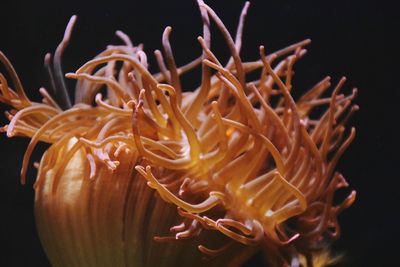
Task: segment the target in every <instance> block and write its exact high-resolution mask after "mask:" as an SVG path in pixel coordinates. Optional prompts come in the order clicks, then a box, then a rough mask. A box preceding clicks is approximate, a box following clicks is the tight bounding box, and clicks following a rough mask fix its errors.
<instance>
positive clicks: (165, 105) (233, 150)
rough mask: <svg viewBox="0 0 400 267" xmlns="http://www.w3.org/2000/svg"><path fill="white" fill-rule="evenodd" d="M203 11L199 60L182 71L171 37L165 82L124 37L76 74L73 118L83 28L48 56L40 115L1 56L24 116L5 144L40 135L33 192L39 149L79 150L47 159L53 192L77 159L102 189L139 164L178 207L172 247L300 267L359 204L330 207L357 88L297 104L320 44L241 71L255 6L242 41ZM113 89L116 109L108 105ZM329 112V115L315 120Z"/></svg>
mask: <svg viewBox="0 0 400 267" xmlns="http://www.w3.org/2000/svg"><path fill="white" fill-rule="evenodd" d="M198 3H199V7H200V11H201V16H202V19H203V25H204V26H203V36H202V37H199V38H198V40H199V44H200V45H201V47H202V50H203V53H202V55H201V56H200V57H198V58H197V59H195V60H193V61H192V62H190V63H188V64H187V65H184V66H182V67H180V68H178V67H177V66H176V62H175V60H174V56H173V51H172V48H171V45H170V41H169V36H170V34H171V28H170V27H167V28H166V29H165V31H164V34H163V36H162V44H163V48H164V51H163V52H161V51H159V50H157V51H155V57H156V59H157V62H158V65H159V69H160V73H156V74H151V73H150V72H149V70H148V63H147V55H146V54H145V52H144V51H143V46H142V45H139V46H134V45H133V44H132V42H131V40H130V39H129V38H128V37H127V36H126V35H125V34H124V33H122V32H117V35H118V36H119V37H120V38H121V39H122V41H123V45H117V46H109V47H107V49H106V50H105V51H103V52H102V53H100V54H99V55H98V56H97V57H96V58H94V59H93V60H90V61H89V62H87V63H86V64H84V65H83V66H82V67H81V68H79V69H78V70H77V71H76V72H75V73H68V74H66V77H67V78H72V79H76V80H77V84H76V93H75V104H74V105H73V106H72V107H71V106H70V104H69V102H68V99H69V98H68V97H65V93H66V92H67V90H68V89H66V87H65V83H64V82H63V78H62V76H61V75H60V72H61V56H62V51H63V50H64V48H65V46H66V44H67V43H68V41H69V38H70V35H71V31H72V28H73V24H74V21H75V17H73V18H72V19H71V21H70V24H69V25H68V27H67V30H66V34H65V36H64V40H63V42H62V43H61V44H60V46H59V48H58V49H57V51H56V56H55V58H54V61H53V62H51V55H50V54H48V55H47V56H46V60H45V63H46V64H45V65H46V66H47V69H48V72H49V74H50V75H49V76H50V80H51V84H52V87H53V88H52V89H51V90H50V91H51V93H49V92H48V91H47V90H46V89H44V88H41V89H40V92H41V94H42V95H43V102H42V103H35V102H31V101H30V100H29V99H28V98H27V97H26V95H25V93H24V90H23V88H22V86H21V83H20V82H19V80H18V77H17V76H16V74H15V71H14V70H13V69H12V66H11V64H10V63H9V62H8V60H7V59H6V57H5V56H4V55H3V54H0V59H1V61H2V62H3V63H4V64H5V66H6V68H7V69H8V71H9V72H10V75H11V78H12V80H13V84H14V86H15V90H12V89H11V88H10V87H9V85H8V83H7V81H6V79H5V77H4V76H3V75H0V81H1V87H0V89H1V95H0V101H2V102H3V103H6V104H9V105H10V106H12V107H13V109H12V110H11V111H9V112H7V113H6V115H7V117H8V118H9V119H10V123H9V124H8V125H6V126H5V127H3V128H2V129H3V131H6V132H7V135H8V136H13V135H22V136H29V137H31V142H30V144H29V146H28V149H27V151H26V153H25V156H24V162H23V167H22V171H21V174H22V182H23V183H24V182H25V175H26V170H27V168H28V162H29V158H30V155H31V153H32V151H33V149H34V147H35V145H36V144H37V143H38V142H39V141H42V142H47V143H51V144H54V145H53V146H52V147H51V149H52V150H56V149H57V148H62V149H67V148H68V150H67V151H68V152H67V153H66V154H64V157H62V158H58V157H52V158H49V157H47V158H46V166H51V169H52V171H53V172H54V173H56V174H57V173H59V174H60V175H54V178H53V179H54V182H53V184H55V186H53V187H52V190H53V191H54V192H55V191H57V186H56V185H57V177H61V174H62V173H63V172H64V170H65V168H66V167H67V166H68V163H69V162H70V161H71V159H72V158H73V156H74V155H75V153H76V151H81V150H83V151H85V155H86V161H87V162H86V163H85V164H87V165H88V168H89V170H90V171H88V176H89V178H91V179H96V176H97V175H98V169H99V165H104V164H105V166H106V167H107V168H108V170H109V172H115V171H116V170H117V169H118V166H119V165H120V161H119V160H118V159H119V158H120V157H119V155H120V153H131V154H132V153H133V155H135V156H134V158H135V161H136V160H138V159H139V158H141V159H143V160H145V162H147V164H146V165H137V166H136V170H137V172H138V173H140V174H141V175H142V176H143V177H144V178H145V179H146V180H147V184H148V186H149V187H151V188H153V189H155V190H157V192H158V193H159V195H160V196H161V198H162V199H163V200H165V201H166V202H169V203H173V204H174V205H176V206H177V207H178V214H179V215H180V216H181V217H182V222H181V223H180V224H178V225H176V226H174V227H172V228H171V232H172V234H173V236H171V237H168V236H164V237H163V236H161V237H156V240H159V241H166V240H181V239H188V238H192V237H195V236H199V235H200V234H201V233H202V232H203V231H204V230H216V231H219V232H220V233H222V234H223V235H225V236H226V237H228V240H230V241H229V242H227V243H226V245H224V246H223V247H221V248H217V249H211V248H207V247H205V246H204V245H200V246H199V250H200V251H201V252H203V253H205V254H207V255H209V256H210V257H214V256H216V255H219V254H223V253H224V252H225V251H227V250H229V248H230V247H231V246H232V241H236V242H239V243H241V244H244V245H247V246H248V247H247V250H245V252H244V253H243V255H249V254H251V253H254V251H256V250H257V249H259V248H266V251H267V253H268V256H267V258H268V259H269V260H270V262H271V263H272V264H276V265H281V264H283V263H288V264H292V265H296V262H299V260H298V256H299V255H300V254H303V255H305V256H306V257H307V259H310V257H311V252H310V251H313V250H318V249H322V247H320V245H321V244H323V243H324V241H325V239H326V238H327V236H328V237H329V238H331V239H335V238H337V237H338V235H339V233H340V230H339V225H338V222H337V216H338V214H339V213H340V212H342V211H343V210H344V209H345V208H347V207H349V206H350V205H351V204H352V203H353V202H354V200H355V192H354V191H353V192H351V194H350V195H349V196H348V198H346V199H345V200H344V201H343V202H342V203H341V204H339V205H336V206H335V205H334V204H333V196H334V193H335V191H337V190H338V189H339V188H342V187H347V186H348V185H347V183H346V181H345V179H344V178H343V176H342V175H341V174H340V173H337V172H335V167H336V165H337V162H338V160H339V158H340V157H341V155H342V154H343V153H344V151H345V150H346V149H347V147H348V146H349V144H350V143H351V141H352V140H353V139H354V136H355V130H354V128H352V129H351V130H350V133H349V134H348V135H347V137H346V129H345V125H346V123H347V121H348V120H349V118H350V116H351V115H352V114H353V113H354V111H356V110H357V109H358V107H357V106H356V105H353V104H352V100H353V99H354V98H355V95H356V90H353V92H352V94H350V95H345V94H342V93H340V90H341V88H342V87H343V84H344V82H345V78H342V79H341V80H340V81H339V83H338V84H337V85H336V86H335V88H334V89H333V92H332V93H331V94H330V95H328V94H327V93H326V92H327V90H328V89H329V88H330V86H331V83H330V77H326V78H324V79H323V80H322V81H320V82H319V83H317V84H316V85H315V86H314V87H313V88H311V89H310V90H308V91H307V92H306V93H305V94H304V95H303V96H302V97H300V98H299V99H297V100H295V99H293V97H292V95H291V91H293V90H297V89H296V88H295V86H293V84H292V80H293V67H294V64H295V63H296V61H297V60H299V59H301V58H302V57H303V56H304V55H305V53H306V50H305V48H304V47H305V46H306V45H307V44H308V43H309V42H310V41H309V40H305V41H302V42H299V43H296V44H294V45H291V46H288V47H286V48H284V49H282V50H279V51H277V52H275V53H271V54H269V55H266V53H265V49H264V47H260V49H259V53H260V60H258V61H253V62H243V61H242V58H241V57H240V49H241V36H242V30H243V24H244V18H245V16H246V14H247V10H248V7H249V4H248V3H246V5H245V7H244V9H243V11H242V14H241V16H240V20H239V26H238V31H237V33H236V37H235V39H234V38H233V37H232V36H231V35H230V34H229V32H228V30H227V29H226V27H225V26H224V24H223V23H222V21H221V20H220V19H219V18H218V16H217V15H216V13H215V12H214V11H213V10H212V9H211V8H210V7H209V6H207V5H206V4H204V3H203V1H202V0H199V1H198ZM210 21H213V22H214V23H215V25H216V26H217V27H218V29H219V30H220V32H221V34H222V36H223V37H224V38H225V40H226V45H227V48H228V49H229V50H230V52H231V59H230V60H229V62H228V63H227V64H226V65H223V64H222V63H221V62H220V61H219V60H218V58H217V56H216V55H214V54H213V52H212V51H211V46H210V45H211V36H210ZM117 63H118V64H117ZM120 63H121V64H120ZM198 66H200V67H201V68H202V79H201V84H200V85H199V87H198V88H197V89H195V90H194V91H188V90H186V88H182V84H181V82H180V77H181V76H182V75H184V74H185V73H186V72H188V71H190V70H192V69H194V68H196V67H198ZM251 72H258V73H259V74H260V76H259V79H258V80H253V81H248V80H247V79H246V77H247V74H249V73H251ZM61 73H62V72H61ZM103 88H106V90H107V95H106V98H105V96H103V95H101V94H100V93H99V92H100V90H101V89H103ZM57 92H58V93H57ZM60 92H61V93H60ZM321 107H326V108H325V112H323V113H322V114H321V113H320V114H317V115H314V113H315V112H313V111H314V110H315V109H316V108H321ZM71 140H76V141H74V142H72V143H71ZM137 162H143V161H139V160H138V161H137ZM49 168H50V167H49ZM41 171H42V172H46V168H44V169H43V168H42V169H41ZM38 178H39V179H38V180H37V181H36V184H35V186H36V187H40V186H41V185H42V184H43V181H41V175H39V176H38ZM243 255H242V256H241V257H238V259H236V260H235V261H234V262H233V264H237V263H239V262H240V259H243V258H245V256H243ZM310 262H311V260H309V261H308V263H310Z"/></svg>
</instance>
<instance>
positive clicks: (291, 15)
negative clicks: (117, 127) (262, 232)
mask: <svg viewBox="0 0 400 267" xmlns="http://www.w3.org/2000/svg"><path fill="white" fill-rule="evenodd" d="M207 3H208V4H209V5H210V6H211V7H213V8H214V10H215V11H216V12H217V14H219V16H220V17H221V19H222V20H223V21H224V22H225V24H226V25H227V27H228V29H229V30H230V31H231V32H232V33H234V32H235V31H236V23H237V21H238V16H239V14H240V11H241V8H242V6H243V4H244V1H236V0H234V1H207ZM0 8H1V11H0V50H2V51H3V52H4V53H5V54H6V55H7V56H8V57H9V59H10V60H11V62H12V63H13V64H14V66H15V68H16V70H17V72H18V73H19V75H20V77H21V79H22V82H23V84H24V86H25V88H26V91H27V94H28V95H29V96H30V97H31V98H33V99H37V98H38V92H37V91H38V88H39V87H40V86H42V85H46V77H45V72H44V69H43V67H42V65H43V57H44V55H45V53H46V52H53V51H54V50H55V48H56V47H57V45H58V42H59V41H60V40H61V38H62V35H63V32H64V28H65V25H66V23H67V22H68V19H69V17H70V16H71V15H72V14H78V16H79V17H78V23H77V27H76V28H75V31H74V32H73V37H72V43H71V45H70V47H69V48H68V49H67V51H66V54H65V57H64V58H65V59H64V70H65V71H74V70H76V69H77V68H78V67H79V66H81V65H82V64H83V63H84V62H86V61H87V60H89V59H91V58H92V57H93V56H95V55H96V54H97V53H99V52H100V51H102V50H103V49H104V48H105V46H106V45H107V44H110V43H113V44H117V43H119V41H118V38H116V37H115V35H114V31H115V30H123V31H124V32H126V33H127V34H128V35H130V36H131V37H132V40H133V42H134V43H135V44H138V43H144V44H145V51H146V52H147V54H148V56H149V58H150V63H153V65H154V60H153V57H152V52H153V51H154V49H156V48H161V34H162V32H163V30H164V27H165V26H168V25H170V26H172V27H173V32H172V37H171V43H172V46H173V49H174V53H175V56H176V60H177V63H178V64H179V65H181V64H184V63H186V62H188V61H189V60H191V59H193V58H195V57H197V56H198V55H199V54H200V51H201V50H200V47H199V45H198V43H197V40H196V37H197V36H198V35H201V19H200V16H199V12H198V9H197V7H196V3H195V1H194V0H190V1H134V0H131V1H125V2H123V1H120V0H114V1H110V2H108V3H106V4H101V3H99V2H92V3H90V2H84V1H82V0H81V1H60V2H58V1H53V2H52V3H51V4H47V3H45V2H40V1H29V2H28V1H26V2H23V1H10V0H5V1H4V0H2V1H1V7H0ZM396 10H397V8H396V7H395V6H394V5H390V3H389V2H384V1H368V0H367V1H361V0H357V1H315V2H311V1H299V0H297V1H295V0H290V1H289V0H287V1H285V0H268V1H266V0H254V1H252V5H251V7H250V12H249V15H248V19H247V23H246V26H245V35H244V46H243V49H242V53H241V54H242V56H243V58H244V59H245V60H252V59H253V60H254V59H256V58H257V57H258V46H259V45H260V44H263V45H265V46H266V48H267V49H268V50H269V51H272V50H276V49H279V48H281V47H283V46H285V45H289V44H291V43H294V42H297V41H300V40H302V39H305V38H311V39H312V40H313V42H312V43H311V45H309V46H308V50H309V53H308V54H307V56H306V57H305V58H304V59H302V60H301V62H299V63H298V64H297V65H296V67H295V71H296V75H295V80H294V82H295V83H294V88H295V90H297V91H299V92H301V91H304V90H306V89H307V88H309V87H310V86H311V85H313V84H314V83H316V82H317V81H319V80H320V79H322V78H323V77H324V76H325V75H331V76H332V78H333V81H338V80H339V79H340V77H341V76H342V75H345V76H347V78H348V82H347V86H346V89H345V90H346V91H347V92H350V91H351V88H352V87H357V88H359V96H358V98H357V100H356V103H357V104H359V105H360V107H361V110H360V111H359V112H358V113H357V114H356V116H355V117H354V119H353V120H352V122H351V124H353V125H355V126H356V128H357V130H358V131H357V138H356V140H355V142H354V143H353V144H352V145H351V147H350V149H349V150H348V151H347V153H346V154H345V155H344V156H343V158H342V159H341V162H340V164H339V166H338V169H339V170H340V171H341V172H342V173H343V174H344V175H345V177H346V178H347V180H348V181H349V183H350V186H351V188H353V189H355V190H357V193H358V199H357V201H356V203H355V204H354V205H353V206H352V207H351V208H350V209H348V210H347V211H345V212H344V213H343V214H342V215H341V216H340V218H339V220H340V222H341V225H342V230H343V233H342V237H341V239H340V240H339V241H338V242H336V244H335V245H334V248H335V249H336V251H342V252H345V253H346V258H345V261H344V263H342V265H343V266H396V265H398V260H397V259H398V255H397V254H396V253H397V247H398V243H397V244H396V241H397V240H398V238H399V237H400V235H399V232H400V230H399V226H398V225H399V221H398V219H399V216H398V212H399V208H398V203H400V202H399V200H400V197H399V195H400V193H399V187H398V183H397V180H398V179H399V178H400V176H399V174H398V173H397V171H398V168H399V165H400V162H399V153H398V151H397V150H398V149H400V146H399V141H398V139H399V136H398V131H397V128H398V127H397V126H398V123H399V119H398V116H399V115H400V114H399V111H398V109H399V106H398V101H399V97H400V88H399V85H398V79H399V76H398V70H399V67H398V55H399V53H398V49H399V48H400V46H399V43H398V42H397V38H396V37H397V36H398V35H399V33H400V31H399V29H400V28H399V26H400V23H399V21H400V20H399V19H398V18H397V17H398V15H397V14H396ZM214 28H215V27H214ZM213 33H214V35H213V41H212V44H213V51H214V52H215V53H216V54H217V55H219V57H220V58H221V59H222V60H225V59H226V58H227V56H228V52H227V48H226V46H225V44H224V42H223V40H222V38H221V36H220V34H219V33H218V31H216V30H214V31H213ZM1 70H2V71H3V69H1ZM154 70H155V69H154ZM194 77H195V76H193V77H189V78H188V79H186V80H185V85H186V86H187V87H190V85H191V84H196V82H193V81H191V79H194ZM190 88H191V87H190ZM5 109H6V107H5V106H4V105H2V106H1V110H2V111H4V110H5ZM1 122H2V124H4V123H5V119H4V118H2V121H1ZM27 143H28V140H27V139H22V138H13V139H8V140H7V139H6V137H5V135H4V134H2V135H1V137H0V151H1V153H0V157H1V158H0V176H1V178H0V216H1V218H0V234H1V235H0V242H1V243H0V244H1V246H2V247H3V248H2V249H1V250H0V251H1V252H0V266H49V264H48V262H47V260H46V257H45V255H44V253H43V252H42V249H41V245H40V242H39V240H38V237H37V234H36V230H35V225H34V218H33V196H34V195H33V190H32V187H31V184H32V181H30V182H29V183H28V185H27V186H25V187H23V186H21V185H20V184H19V171H20V167H21V159H22V155H23V151H24V149H25V148H26V145H27ZM42 149H43V148H42ZM39 155H40V149H39V152H38V153H37V155H36V159H38V158H39ZM30 176H31V177H34V170H31V171H30ZM396 262H397V264H396ZM256 263H257V260H255V261H253V262H252V263H251V264H249V265H252V264H256Z"/></svg>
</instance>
